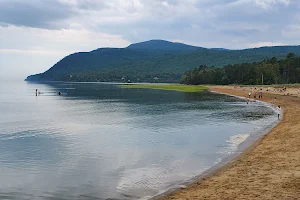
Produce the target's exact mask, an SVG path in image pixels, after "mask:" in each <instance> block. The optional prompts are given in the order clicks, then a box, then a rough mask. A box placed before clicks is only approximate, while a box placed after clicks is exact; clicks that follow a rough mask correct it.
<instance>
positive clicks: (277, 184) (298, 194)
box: [160, 86, 300, 200]
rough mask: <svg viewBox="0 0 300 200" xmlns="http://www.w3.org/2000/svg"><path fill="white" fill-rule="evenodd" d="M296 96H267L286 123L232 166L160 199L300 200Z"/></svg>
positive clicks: (239, 91)
mask: <svg viewBox="0 0 300 200" xmlns="http://www.w3.org/2000/svg"><path fill="white" fill-rule="evenodd" d="M210 89H211V90H214V91H217V92H223V93H227V94H232V95H237V96H243V97H245V96H246V95H247V94H248V92H249V91H250V90H251V89H250V88H246V89H245V88H234V87H231V86H214V87H210ZM295 96H296V95H295ZM295 96H283V95H280V94H271V93H265V92H264V96H263V99H262V100H263V101H266V102H270V103H273V104H277V105H281V106H282V108H283V109H284V116H283V119H282V121H281V122H280V123H279V124H278V125H277V126H276V127H275V128H273V129H272V130H271V131H270V132H269V133H268V134H267V135H265V136H264V137H262V138H261V139H260V140H259V141H257V142H256V143H254V144H253V145H252V146H250V147H249V148H248V149H247V150H245V151H244V152H243V153H242V154H241V155H240V156H239V157H238V158H236V159H235V160H234V161H232V162H231V163H229V164H227V165H226V166H224V167H222V168H221V169H219V170H217V171H216V172H214V173H213V174H211V175H210V176H209V177H206V178H203V179H201V180H198V181H196V182H195V183H193V184H191V185H190V186H188V187H187V188H185V189H180V190H178V191H176V192H174V193H171V194H168V195H166V196H162V197H160V199H162V200H169V199H222V200H232V199H249V200H255V199H272V200H273V199H289V200H292V199H293V200H294V199H299V200H300V98H299V97H295ZM274 97H276V100H275V98H274Z"/></svg>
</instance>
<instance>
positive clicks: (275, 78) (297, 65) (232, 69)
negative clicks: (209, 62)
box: [181, 53, 300, 85]
mask: <svg viewBox="0 0 300 200" xmlns="http://www.w3.org/2000/svg"><path fill="white" fill-rule="evenodd" d="M181 83H185V84H191V85H198V84H218V85H227V84H245V85H260V84H266V85H268V84H288V83H300V57H299V56H296V55H295V54H294V53H289V54H288V55H287V56H286V57H285V58H283V59H277V58H275V57H273V58H271V59H265V60H263V61H261V62H253V63H242V64H234V65H226V66H224V67H223V68H216V67H213V66H212V67H208V66H206V65H200V66H199V68H195V69H192V70H189V71H186V72H185V73H184V75H183V76H182V78H181Z"/></svg>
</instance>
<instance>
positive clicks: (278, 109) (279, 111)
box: [276, 105, 281, 119]
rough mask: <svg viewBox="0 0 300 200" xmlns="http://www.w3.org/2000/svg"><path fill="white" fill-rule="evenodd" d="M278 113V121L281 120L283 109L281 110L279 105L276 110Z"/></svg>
mask: <svg viewBox="0 0 300 200" xmlns="http://www.w3.org/2000/svg"><path fill="white" fill-rule="evenodd" d="M276 112H277V116H278V119H280V113H281V108H280V106H279V105H278V107H277V109H276Z"/></svg>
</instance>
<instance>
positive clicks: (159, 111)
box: [0, 82, 276, 200]
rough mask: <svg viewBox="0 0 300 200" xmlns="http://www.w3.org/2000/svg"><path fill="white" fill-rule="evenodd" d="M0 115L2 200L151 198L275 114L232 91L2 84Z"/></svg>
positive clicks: (200, 169) (205, 166)
mask: <svg viewBox="0 0 300 200" xmlns="http://www.w3.org/2000/svg"><path fill="white" fill-rule="evenodd" d="M36 88H38V89H39V90H40V91H41V92H42V94H40V95H39V96H38V97H36V96H35V89H36ZM59 91H60V92H62V93H63V96H58V95H57V93H58V92H59ZM0 114H1V115H0V199H21V200H22V199H30V200H32V199H47V200H48V199H51V200H54V199H88V200H90V199H109V198H110V199H139V198H142V197H144V198H145V197H149V196H153V195H155V194H157V193H159V192H161V191H164V190H165V189H168V188H170V187H174V186H176V184H179V183H180V182H182V181H185V180H188V179H190V178H192V177H194V176H196V175H198V174H200V173H201V172H203V171H204V170H206V169H208V168H209V167H211V166H212V165H214V164H216V163H217V162H219V161H220V160H221V159H222V158H224V157H225V156H228V155H229V154H231V153H232V152H234V151H236V148H237V145H238V144H239V143H240V142H242V141H243V140H244V139H245V138H246V137H247V136H248V135H249V134H251V133H254V132H256V131H258V130H260V129H261V128H262V127H263V125H266V124H269V123H271V122H273V121H274V120H276V116H274V113H273V110H272V109H271V108H269V107H266V106H264V105H262V104H260V103H253V104H250V105H247V104H246V103H245V102H243V101H242V100H239V99H237V98H233V97H227V96H223V95H217V94H212V93H208V92H204V93H198V94H197V93H181V92H176V91H163V90H148V89H121V88H118V87H117V86H116V85H113V84H99V83H80V84H79V83H55V84H54V83H52V84H32V83H26V82H22V83H4V82H1V86H0Z"/></svg>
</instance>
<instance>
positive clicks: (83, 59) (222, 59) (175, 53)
mask: <svg viewBox="0 0 300 200" xmlns="http://www.w3.org/2000/svg"><path fill="white" fill-rule="evenodd" d="M289 52H294V53H295V54H297V55H300V46H279V47H261V48H254V49H244V50H228V49H221V48H218V49H208V48H203V47H195V46H191V45H186V44H181V43H174V42H168V41H163V40H150V41H146V42H141V43H136V44H131V45H129V46H128V47H126V48H100V49H96V50H93V51H90V52H78V53H74V54H71V55H68V56H66V57H64V58H63V59H61V60H60V61H58V62H57V63H56V64H55V65H54V66H52V67H51V68H50V69H49V70H47V71H45V72H43V73H40V74H36V75H31V76H29V77H27V79H26V80H27V81H75V82H85V81H87V82H97V81H101V82H106V81H110V82H122V81H125V82H127V81H129V80H130V82H179V81H180V78H181V77H182V75H183V74H184V72H185V71H186V70H189V69H193V68H194V67H196V66H199V65H200V64H205V65H207V66H215V67H223V66H225V65H229V64H239V63H249V62H259V61H261V60H263V59H269V58H272V57H273V56H275V57H277V58H278V59H281V58H284V57H285V56H286V54H287V53H289Z"/></svg>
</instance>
